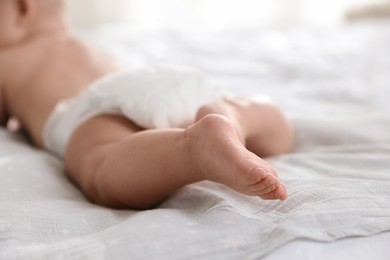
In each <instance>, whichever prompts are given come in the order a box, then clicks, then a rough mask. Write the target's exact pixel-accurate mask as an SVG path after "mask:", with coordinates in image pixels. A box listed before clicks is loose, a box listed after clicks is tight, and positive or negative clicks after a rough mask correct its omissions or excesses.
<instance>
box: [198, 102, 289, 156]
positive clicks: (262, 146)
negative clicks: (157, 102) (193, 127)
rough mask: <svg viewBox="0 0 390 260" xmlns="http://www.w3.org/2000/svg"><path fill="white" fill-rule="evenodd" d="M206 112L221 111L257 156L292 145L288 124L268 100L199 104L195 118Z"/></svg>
mask: <svg viewBox="0 0 390 260" xmlns="http://www.w3.org/2000/svg"><path fill="white" fill-rule="evenodd" d="M208 114H219V115H224V116H226V117H227V118H229V119H231V120H232V122H233V123H234V125H235V128H236V131H237V133H238V134H239V137H240V140H241V142H242V144H243V145H245V146H246V147H247V148H248V149H249V150H250V151H252V152H253V153H255V154H257V155H258V156H260V157H267V156H272V155H278V154H282V153H287V152H290V151H291V150H292V149H293V142H294V137H293V129H292V127H291V124H290V122H289V121H288V120H287V119H286V118H285V116H284V115H283V113H282V112H281V111H280V109H279V108H278V107H276V106H275V105H274V104H272V103H266V102H255V101H251V100H250V99H247V98H234V99H228V98H225V99H223V100H220V101H216V102H213V103H210V104H207V105H205V106H203V107H201V108H200V109H199V110H198V113H197V116H196V120H199V119H201V118H203V117H204V116H205V115H208Z"/></svg>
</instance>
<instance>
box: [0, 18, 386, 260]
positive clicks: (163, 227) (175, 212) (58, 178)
mask: <svg viewBox="0 0 390 260" xmlns="http://www.w3.org/2000/svg"><path fill="white" fill-rule="evenodd" d="M124 32H126V33H124ZM82 36H83V37H85V38H86V39H87V40H91V41H94V42H96V43H99V44H101V45H102V46H103V47H105V48H107V49H108V50H109V51H111V52H112V53H113V54H115V55H117V56H118V57H119V58H120V59H122V60H123V61H124V62H128V64H129V66H137V65H140V64H148V63H175V64H183V65H186V66H193V67H196V68H198V69H200V70H202V71H203V72H204V73H205V74H206V75H208V76H209V77H210V78H211V79H212V80H213V81H215V82H217V83H218V84H219V85H221V86H223V87H225V88H227V89H228V90H230V91H232V92H234V93H236V94H237V95H250V96H252V97H253V98H257V96H258V95H259V94H267V95H269V96H271V97H272V98H273V99H274V101H275V102H277V103H278V104H279V105H280V106H281V107H282V109H283V110H284V111H285V112H286V114H287V115H288V117H289V118H290V119H291V121H292V122H293V124H294V126H295V129H296V134H295V139H296V147H295V150H294V152H292V153H290V154H285V155H280V156H275V157H270V158H267V160H268V161H269V162H271V163H272V164H273V165H274V166H275V167H276V168H277V169H278V171H279V174H280V178H281V179H282V180H283V182H284V183H285V184H286V185H287V187H288V190H289V198H288V200H286V201H285V202H280V201H261V200H259V199H257V198H253V197H247V196H244V195H241V194H238V193H236V192H234V191H232V190H230V189H228V188H226V187H224V186H222V185H219V184H215V183H211V182H201V183H196V184H192V185H189V186H187V187H184V188H182V189H181V190H179V191H178V192H177V193H176V194H174V195H173V196H172V197H170V198H169V199H167V200H166V201H165V202H164V203H162V204H161V205H160V206H159V207H158V208H156V209H153V210H147V211H133V210H114V209H109V208H105V207H101V206H98V205H94V204H92V203H90V202H89V201H87V200H86V199H85V198H84V196H83V195H82V194H81V193H80V191H79V190H78V189H77V188H75V187H74V185H72V183H71V182H70V181H69V180H68V179H67V178H66V177H65V175H64V174H63V165H62V163H61V161H59V160H58V159H57V158H55V157H54V156H52V155H50V154H49V153H46V152H44V151H40V150H37V149H35V148H33V147H31V146H30V144H29V143H28V141H27V140H26V139H25V138H24V137H23V136H22V135H21V134H18V133H9V132H7V131H6V130H5V129H0V143H1V145H0V176H1V181H0V259H10V260H11V259H12V260H16V259H94V260H95V259H113V260H114V259H240V258H241V259H266V260H276V259H300V260H302V259H318V260H322V259H323V260H325V259H354V260H358V259H378V260H380V259H388V257H389V256H390V111H389V108H390V22H388V21H379V22H364V23H357V24H350V25H344V26H341V27H339V28H337V29H332V30H330V29H327V30H318V29H316V30H313V29H311V28H306V29H300V30H286V31H281V30H279V31H278V30H263V29H248V30H236V31H235V30H227V31H224V32H218V33H216V32H208V33H205V32H202V33H195V32H192V33H179V32H172V31H162V32H159V33H145V32H136V31H131V32H129V31H127V30H126V29H124V28H120V27H109V28H103V29H101V30H98V31H94V32H88V33H83V34H82ZM211 159H212V158H210V160H211Z"/></svg>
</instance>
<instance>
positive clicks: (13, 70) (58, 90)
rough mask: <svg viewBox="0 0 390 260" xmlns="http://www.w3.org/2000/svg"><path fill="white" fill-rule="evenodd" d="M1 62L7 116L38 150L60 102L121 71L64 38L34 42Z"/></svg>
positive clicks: (9, 53)
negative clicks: (47, 121) (49, 117)
mask: <svg viewBox="0 0 390 260" xmlns="http://www.w3.org/2000/svg"><path fill="white" fill-rule="evenodd" d="M1 60H2V64H6V66H5V67H3V68H1V70H0V73H1V77H2V88H3V89H2V101H3V102H4V103H5V110H6V113H7V115H6V116H14V117H16V118H18V119H19V120H20V122H21V123H22V127H23V128H25V130H27V132H28V133H29V134H30V136H31V138H32V141H33V142H34V143H35V144H36V145H37V146H39V147H42V137H41V134H42V129H43V127H44V124H45V121H46V119H47V117H48V116H49V114H50V113H51V111H52V110H53V108H54V106H55V105H56V104H57V103H58V102H59V101H60V100H63V99H66V98H70V97H73V96H75V95H77V94H78V93H79V92H80V91H81V90H83V89H84V88H86V87H87V86H88V85H89V84H90V83H91V82H93V81H95V80H96V79H97V78H100V77H102V76H104V75H106V74H108V73H111V72H113V71H117V70H119V69H120V68H119V66H118V64H117V63H116V62H115V61H114V59H112V58H111V57H109V56H108V55H106V54H103V53H102V52H100V51H98V50H95V49H92V48H91V47H89V46H87V45H85V44H83V43H81V42H79V41H78V40H76V39H74V38H71V37H65V36H56V37H51V38H50V39H48V38H40V39H35V40H34V39H32V40H30V41H29V42H28V43H26V44H21V45H20V46H19V47H17V48H14V49H12V50H8V51H7V52H6V53H3V54H1ZM3 116H4V115H3Z"/></svg>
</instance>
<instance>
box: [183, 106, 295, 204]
mask: <svg viewBox="0 0 390 260" xmlns="http://www.w3.org/2000/svg"><path fill="white" fill-rule="evenodd" d="M185 132H186V135H187V137H188V140H190V142H191V146H190V147H192V148H191V149H192V151H191V154H192V156H193V158H192V162H194V168H195V169H196V170H197V173H198V174H201V175H202V176H201V177H202V178H203V179H207V180H211V181H215V182H219V183H222V184H225V185H227V186H228V187H230V188H232V189H234V190H236V191H238V192H240V193H243V194H246V195H252V196H259V197H261V198H263V199H280V200H285V199H286V198H287V191H286V188H285V186H284V185H283V184H281V183H280V182H279V180H278V177H277V173H276V171H275V170H274V168H273V167H272V166H271V165H270V164H268V163H267V162H265V161H264V160H262V159H261V158H259V157H258V156H256V155H255V154H254V153H252V152H250V151H248V150H247V149H246V148H245V147H244V145H243V144H242V143H241V142H240V138H239V135H238V134H237V132H236V128H235V126H234V123H232V121H231V120H230V119H228V118H227V117H225V116H221V115H216V114H210V115H206V116H205V117H203V118H202V119H201V120H199V121H198V122H197V123H195V124H194V125H193V126H191V127H189V128H188V129H186V131H185Z"/></svg>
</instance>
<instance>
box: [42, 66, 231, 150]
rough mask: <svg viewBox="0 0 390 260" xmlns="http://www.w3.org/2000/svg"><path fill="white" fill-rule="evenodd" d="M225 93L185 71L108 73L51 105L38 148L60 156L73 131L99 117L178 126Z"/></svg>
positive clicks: (155, 69)
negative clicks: (79, 91)
mask: <svg viewBox="0 0 390 260" xmlns="http://www.w3.org/2000/svg"><path fill="white" fill-rule="evenodd" d="M225 94H226V93H225V92H224V91H223V90H222V89H221V88H219V87H217V86H216V85H214V84H212V83H210V82H209V81H208V80H207V79H206V78H205V77H203V76H202V75H201V74H200V73H197V72H196V71H193V70H189V69H182V68H181V69H178V68H174V67H169V66H152V67H147V68H140V69H132V70H126V71H122V72H119V73H114V74H110V75H108V76H105V77H103V78H101V79H99V80H97V81H95V82H94V83H93V84H91V86H89V87H88V88H87V89H86V90H84V91H83V92H82V93H81V94H80V95H78V96H76V97H73V98H70V99H67V100H63V101H61V102H59V103H58V104H57V105H56V107H55V109H54V111H53V112H52V113H51V115H50V116H49V118H48V120H47V121H46V125H45V127H44V130H43V140H44V145H45V147H46V148H47V149H48V150H50V151H52V152H54V153H55V154H57V155H59V156H61V157H63V156H64V153H65V149H66V146H67V144H68V142H69V139H70V137H71V135H72V133H73V131H74V130H75V129H76V128H77V127H78V126H79V125H80V124H81V123H83V122H85V121H86V120H88V119H90V118H92V117H94V116H96V115H101V114H115V115H123V116H125V117H127V118H128V119H130V120H132V121H133V122H135V123H136V124H137V125H139V126H141V127H144V128H148V129H152V128H184V127H186V126H188V125H190V124H192V123H193V122H194V119H195V115H196V112H197V110H198V108H199V107H200V106H202V105H204V104H206V103H208V102H211V101H215V100H218V99H221V98H222V96H224V95H225ZM102 131H104V129H102Z"/></svg>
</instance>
